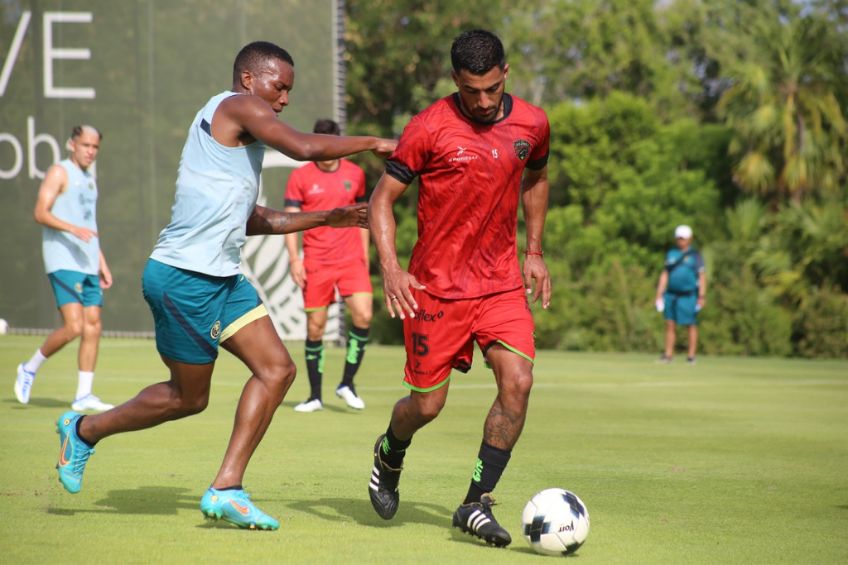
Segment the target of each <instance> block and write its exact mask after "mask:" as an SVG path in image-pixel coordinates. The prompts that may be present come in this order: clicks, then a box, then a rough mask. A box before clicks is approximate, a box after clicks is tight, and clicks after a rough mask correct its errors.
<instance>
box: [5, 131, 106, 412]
mask: <svg viewBox="0 0 848 565" xmlns="http://www.w3.org/2000/svg"><path fill="white" fill-rule="evenodd" d="M102 137H103V136H102V135H101V134H100V132H99V131H98V130H97V129H96V128H94V127H92V126H76V127H74V128H73V130H72V131H71V137H70V139H69V140H68V150H69V151H70V155H69V156H68V158H67V159H65V160H64V161H61V162H59V163H57V164H55V165H53V166H52V167H50V169H49V170H48V171H47V174H46V175H45V177H44V181H43V182H42V183H41V188H39V191H38V200H37V201H36V204H35V220H36V221H37V222H38V223H39V224H42V225H43V226H44V229H43V244H42V250H43V254H44V267H45V270H46V271H47V277H48V278H49V279H50V284H51V285H52V287H53V294H54V295H55V298H56V307H57V308H59V312H60V313H61V315H62V321H63V324H62V327H60V328H58V329H56V330H54V331H53V332H52V333H51V334H50V335H48V336H47V339H46V340H44V343H43V344H42V345H41V347H39V348H38V349H36V350H35V353H34V354H33V356H32V358H30V360H29V361H26V362H24V363H21V364H20V365H18V375H17V378H16V379H15V396H16V397H17V399H18V402H20V403H21V404H27V403H29V398H30V392H31V390H32V386H33V384H34V382H35V376H36V373H37V372H38V369H39V367H41V364H42V363H44V362H45V361H46V360H47V358H48V357H50V356H51V355H53V354H54V353H56V352H57V351H59V350H60V349H62V348H63V347H64V346H65V345H67V344H68V343H70V342H71V341H73V340H74V339H76V338H77V337H79V338H80V346H79V354H78V363H79V376H78V381H77V393H76V396H75V397H74V401H73V403H72V404H71V407H72V408H73V409H74V410H78V411H81V410H108V409H109V408H112V405H111V404H106V403H105V402H103V401H101V400H100V399H99V398H97V397H96V396H94V394H92V392H91V386H92V382H93V380H94V367H95V365H96V363H97V349H98V345H99V343H100V331H101V323H100V309H101V307H102V306H103V289H105V288H109V287H110V286H112V273H111V272H110V271H109V265H107V264H106V258H105V257H104V256H103V253H102V251H101V249H100V238H99V237H98V235H97V179H96V178H95V176H94V173H93V170H92V169H93V165H94V161H95V159H97V152H98V151H99V149H100V140H101V139H102Z"/></svg>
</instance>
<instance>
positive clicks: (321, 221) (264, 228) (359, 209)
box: [247, 203, 368, 235]
mask: <svg viewBox="0 0 848 565" xmlns="http://www.w3.org/2000/svg"><path fill="white" fill-rule="evenodd" d="M367 214H368V210H367V206H366V204H365V203H361V204H354V205H352V206H342V207H341V208H333V209H332V210H320V211H316V212H281V211H279V210H272V209H271V208H265V207H264V206H256V207H255V208H254V209H253V213H252V214H251V215H250V217H249V218H248V219H247V235H279V234H284V233H294V232H298V231H303V230H308V229H312V228H317V227H321V226H328V227H331V228H349V227H360V228H367V227H368V216H367Z"/></svg>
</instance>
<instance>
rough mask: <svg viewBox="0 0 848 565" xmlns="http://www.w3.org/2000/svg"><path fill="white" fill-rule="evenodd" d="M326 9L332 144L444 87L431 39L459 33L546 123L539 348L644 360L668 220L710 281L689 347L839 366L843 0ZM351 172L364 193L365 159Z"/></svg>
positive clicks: (846, 233)
mask: <svg viewBox="0 0 848 565" xmlns="http://www.w3.org/2000/svg"><path fill="white" fill-rule="evenodd" d="M345 9H346V13H347V25H346V35H345V47H346V63H347V78H348V80H347V107H348V118H349V122H350V131H351V133H370V134H378V135H394V136H396V135H398V134H399V133H400V131H401V130H402V128H403V126H404V125H405V123H406V122H407V121H408V120H409V118H410V117H411V116H412V115H414V114H415V113H417V112H418V111H420V110H422V109H423V108H425V107H426V106H427V105H429V104H430V103H431V102H433V101H435V100H436V99H437V98H439V97H441V96H444V95H447V94H449V93H450V92H452V91H453V90H454V86H453V83H452V81H451V78H450V60H449V59H450V57H449V49H450V44H451V41H452V39H453V38H454V37H455V36H456V35H457V34H458V33H459V32H460V31H463V30H465V29H469V28H472V27H483V28H487V29H491V30H493V31H495V32H496V33H498V35H499V36H500V37H501V38H502V39H503V41H504V44H505V47H506V49H507V58H508V62H509V63H510V74H509V79H508V84H507V89H508V91H510V92H512V93H514V94H516V95H518V96H521V97H523V98H525V99H527V100H529V101H531V102H533V103H535V104H538V105H540V106H542V107H543V108H545V110H546V111H547V112H548V116H549V118H550V121H551V131H552V134H551V135H552V137H551V158H550V162H549V173H550V174H549V176H550V181H551V199H550V204H551V208H550V212H549V215H548V220H547V224H546V231H545V249H546V260H547V263H548V266H549V268H550V269H551V271H552V275H553V279H554V285H555V287H554V299H553V302H552V306H551V309H550V312H548V313H545V314H540V315H538V316H537V317H536V322H537V341H538V345H539V346H541V347H551V348H558V349H567V350H618V351H658V350H659V344H660V340H661V328H662V320H661V316H660V315H658V314H657V313H656V311H655V310H654V309H653V296H654V289H655V286H656V280H657V277H658V276H659V274H660V271H661V269H662V261H663V255H664V251H665V250H666V249H667V248H669V247H670V246H671V245H672V244H673V240H672V233H673V229H674V226H675V225H677V224H681V223H687V224H689V225H691V226H692V227H693V229H694V232H695V244H696V247H697V248H698V249H699V250H700V251H701V252H702V254H703V255H704V258H705V261H706V265H707V271H708V277H709V279H710V285H709V290H708V296H707V299H708V305H707V307H706V308H705V309H704V311H703V312H702V314H701V318H700V320H701V324H700V325H701V336H702V339H701V344H702V350H703V351H704V352H706V353H714V354H741V355H792V356H804V357H843V358H844V357H848V221H846V220H848V214H846V196H848V169H846V166H848V123H846V120H848V117H846V116H848V113H846V108H848V2H846V1H845V0H807V1H803V2H801V1H789V0H665V1H656V0H548V1H542V0H513V1H511V2H507V1H502V0H489V1H485V2H483V1H479V0H471V1H468V2H464V3H449V2H443V1H438V0H417V1H413V0H400V1H389V0H372V1H369V2H364V1H361V0H349V1H348V2H346V4H345ZM366 166H367V170H368V172H369V179H370V180H371V181H373V182H371V183H370V184H371V185H372V186H373V184H374V182H376V179H377V177H378V175H379V174H380V172H381V169H380V163H378V162H376V161H369V162H368V163H367V164H366ZM415 200H416V192H415V190H414V187H413V189H411V190H410V191H409V193H408V194H407V195H405V198H404V199H403V200H402V201H401V202H400V206H399V207H398V208H397V209H396V215H397V217H398V250H399V255H400V256H404V255H405V256H407V257H408V255H409V253H410V252H411V249H412V244H413V243H414V241H415V237H416V229H417V226H416V218H415ZM519 241H521V240H519ZM375 275H376V272H375ZM377 282H378V281H377V280H376V279H375V283H377ZM375 292H376V293H377V294H376V298H377V300H376V301H375V303H376V305H377V308H378V309H379V307H380V304H381V296H380V288H379V284H376V285H375ZM396 323H397V322H393V321H390V320H388V319H387V317H386V316H383V315H381V312H379V311H378V312H377V315H376V316H375V328H374V333H375V335H376V337H377V339H379V340H380V341H382V342H384V343H385V342H389V343H390V342H394V341H397V340H398V339H399V336H400V335H401V334H400V332H399V331H398V329H397V328H396V327H395V326H394V324H396Z"/></svg>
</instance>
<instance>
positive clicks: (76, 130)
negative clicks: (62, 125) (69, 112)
mask: <svg viewBox="0 0 848 565" xmlns="http://www.w3.org/2000/svg"><path fill="white" fill-rule="evenodd" d="M86 129H93V130H94V132H95V133H96V134H97V139H99V140H100V141H103V133H102V132H101V131H100V130H99V129H97V128H96V127H94V126H90V125H88V124H80V125H78V126H74V127H72V128H71V139H76V138H78V137H79V136H81V135H82V132H83V131H85V130H86Z"/></svg>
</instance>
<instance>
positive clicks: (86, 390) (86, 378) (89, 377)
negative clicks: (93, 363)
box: [76, 371, 94, 400]
mask: <svg viewBox="0 0 848 565" xmlns="http://www.w3.org/2000/svg"><path fill="white" fill-rule="evenodd" d="M93 380H94V371H80V372H79V381H78V382H77V396H76V400H79V399H80V398H83V397H85V396H88V395H89V394H91V382H92V381H93Z"/></svg>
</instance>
